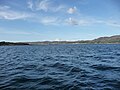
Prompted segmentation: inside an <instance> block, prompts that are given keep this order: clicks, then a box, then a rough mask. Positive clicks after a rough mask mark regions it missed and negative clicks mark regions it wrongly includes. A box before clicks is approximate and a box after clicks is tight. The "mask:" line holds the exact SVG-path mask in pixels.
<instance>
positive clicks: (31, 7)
mask: <svg viewBox="0 0 120 90" xmlns="http://www.w3.org/2000/svg"><path fill="white" fill-rule="evenodd" d="M27 4H28V8H30V9H31V10H33V2H32V0H30V1H28V3H27Z"/></svg>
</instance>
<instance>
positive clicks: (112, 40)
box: [0, 35, 120, 46]
mask: <svg viewBox="0 0 120 90" xmlns="http://www.w3.org/2000/svg"><path fill="white" fill-rule="evenodd" d="M45 44H46V45H47V44H120V35H115V36H111V37H100V38H97V39H94V40H81V41H79V40H78V41H41V42H20V43H12V42H0V46H4V45H45Z"/></svg>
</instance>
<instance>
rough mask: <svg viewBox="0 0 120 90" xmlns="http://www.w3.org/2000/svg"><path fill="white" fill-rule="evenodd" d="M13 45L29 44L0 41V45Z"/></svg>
mask: <svg viewBox="0 0 120 90" xmlns="http://www.w3.org/2000/svg"><path fill="white" fill-rule="evenodd" d="M6 45H7V46H13V45H29V44H28V43H22V42H21V43H13V42H5V41H3V42H0V46H6Z"/></svg>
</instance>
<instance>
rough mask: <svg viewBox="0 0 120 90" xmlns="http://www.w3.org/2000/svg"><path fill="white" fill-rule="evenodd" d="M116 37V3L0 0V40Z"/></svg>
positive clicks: (119, 7) (119, 17)
mask: <svg viewBox="0 0 120 90" xmlns="http://www.w3.org/2000/svg"><path fill="white" fill-rule="evenodd" d="M119 34H120V0H0V41H15V42H17V41H18V42H19V41H48V40H50V41H51V40H52V41H53V40H56V41H58V40H91V39H95V38H98V37H101V36H112V35H119Z"/></svg>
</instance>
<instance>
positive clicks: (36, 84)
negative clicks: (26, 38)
mask: <svg viewBox="0 0 120 90" xmlns="http://www.w3.org/2000/svg"><path fill="white" fill-rule="evenodd" d="M0 90H120V45H41V46H1V47H0Z"/></svg>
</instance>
